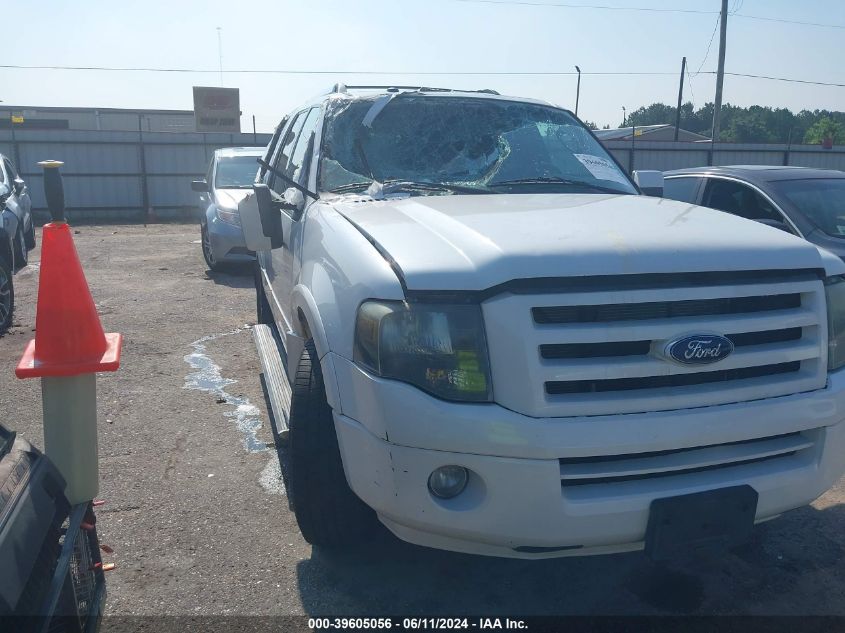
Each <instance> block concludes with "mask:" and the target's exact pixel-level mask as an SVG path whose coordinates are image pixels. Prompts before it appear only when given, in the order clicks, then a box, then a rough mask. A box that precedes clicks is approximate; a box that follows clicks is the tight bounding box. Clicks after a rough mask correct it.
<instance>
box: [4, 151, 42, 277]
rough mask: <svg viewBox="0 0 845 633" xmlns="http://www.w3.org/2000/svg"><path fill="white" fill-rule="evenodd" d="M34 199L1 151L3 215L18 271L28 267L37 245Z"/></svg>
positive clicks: (14, 264)
mask: <svg viewBox="0 0 845 633" xmlns="http://www.w3.org/2000/svg"><path fill="white" fill-rule="evenodd" d="M31 210H32V201H31V200H30V198H29V189H28V188H27V186H26V182H25V181H24V180H23V179H22V178H21V177H20V175H18V171H17V169H15V166H14V165H13V164H12V161H10V160H9V159H8V158H7V157H6V156H3V155H2V154H0V214H2V219H3V229H4V230H5V231H6V233H7V234H8V236H9V239H10V240H11V244H12V251H13V253H14V261H13V267H14V269H15V270H17V269H18V268H22V267H24V266H26V263H27V261H28V259H29V251H31V250H32V249H33V248H35V224H34V223H33V221H32V213H31Z"/></svg>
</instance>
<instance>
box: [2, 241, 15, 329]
mask: <svg viewBox="0 0 845 633" xmlns="http://www.w3.org/2000/svg"><path fill="white" fill-rule="evenodd" d="M14 261H15V257H14V255H13V253H12V241H11V239H9V236H8V234H7V233H6V230H5V229H4V228H3V227H2V226H0V335H3V334H4V333H5V332H6V330H8V329H9V327H10V326H11V325H12V312H14V309H15V287H14V281H13V280H12V272H13V271H14Z"/></svg>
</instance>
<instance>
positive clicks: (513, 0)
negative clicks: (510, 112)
mask: <svg viewBox="0 0 845 633" xmlns="http://www.w3.org/2000/svg"><path fill="white" fill-rule="evenodd" d="M453 1H454V2H471V3H478V4H502V5H521V6H529V7H549V8H553V9H554V8H560V9H594V10H600V11H639V12H651V13H687V14H693V15H717V14H718V13H719V12H718V11H703V10H698V9H667V8H663V7H620V6H614V5H607V4H570V3H560V2H555V3H552V2H530V1H528V0H453ZM742 4H743V2H742V1H739V2H737V3H736V5H735V7H734V9H733V10H732V11H731V12H730V15H732V16H736V17H738V18H745V19H748V20H763V21H765V22H781V23H783V24H796V25H799V26H815V27H821V28H832V29H845V24H825V23H822V22H804V21H802V20H787V19H786V18H771V17H767V16H763V15H751V14H749V13H737V11H739V9H741V8H742Z"/></svg>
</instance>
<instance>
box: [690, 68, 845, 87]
mask: <svg viewBox="0 0 845 633" xmlns="http://www.w3.org/2000/svg"><path fill="white" fill-rule="evenodd" d="M704 74H706V75H713V74H715V73H713V72H712V71H710V72H705V73H704ZM725 74H726V75H731V76H732V77H749V78H751V79H768V80H770V81H785V82H788V83H794V84H810V85H811V86H833V87H836V88H845V84H838V83H833V82H828V81H810V80H807V79H790V78H788V77H771V76H769V75H750V74H748V73H729V72H725Z"/></svg>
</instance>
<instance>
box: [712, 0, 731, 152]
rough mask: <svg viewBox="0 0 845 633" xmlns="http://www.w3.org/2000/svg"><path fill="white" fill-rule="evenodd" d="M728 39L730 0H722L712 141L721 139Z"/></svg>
mask: <svg viewBox="0 0 845 633" xmlns="http://www.w3.org/2000/svg"><path fill="white" fill-rule="evenodd" d="M727 39H728V0H722V12H721V24H720V26H719V69H718V71H717V73H716V101H715V103H714V105H713V133H712V134H711V136H712V141H713V142H714V143H715V142H716V141H717V140H718V139H719V117H720V116H721V114H722V84H724V82H725V43H726V41H727Z"/></svg>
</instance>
